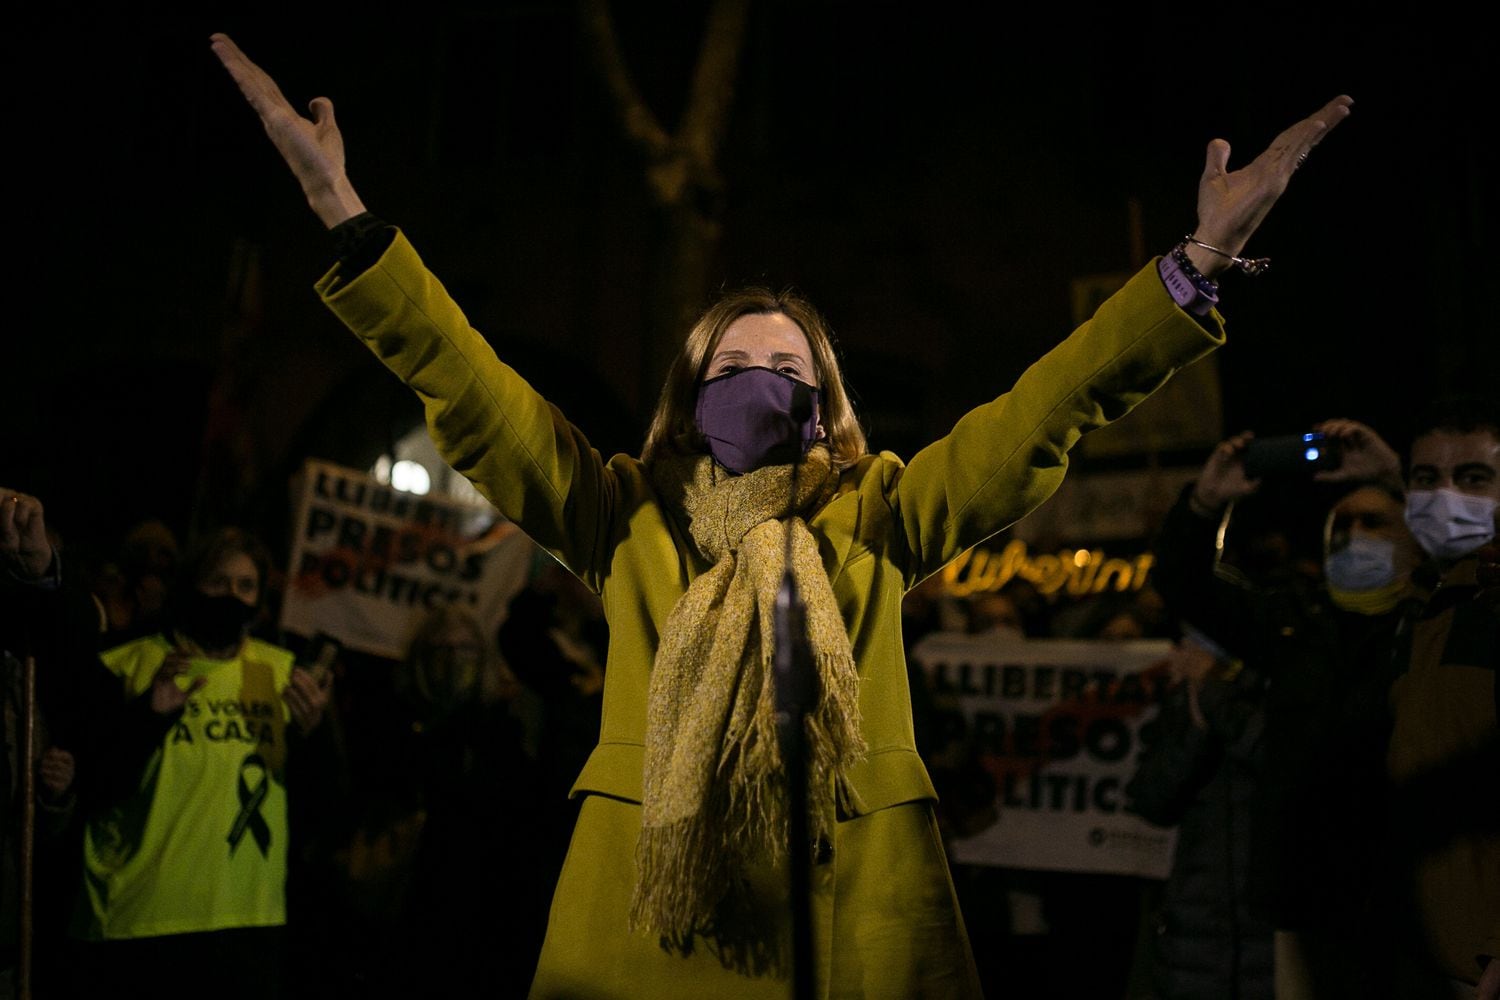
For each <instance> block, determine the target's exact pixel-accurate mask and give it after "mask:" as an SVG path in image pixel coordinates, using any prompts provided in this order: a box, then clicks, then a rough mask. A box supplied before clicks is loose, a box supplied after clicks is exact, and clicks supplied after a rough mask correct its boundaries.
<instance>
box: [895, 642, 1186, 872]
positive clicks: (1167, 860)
mask: <svg viewBox="0 0 1500 1000" xmlns="http://www.w3.org/2000/svg"><path fill="white" fill-rule="evenodd" d="M1170 648H1171V645H1170V644H1169V643H1167V642H1165V641H1157V640H1139V641H1126V642H1105V641H1085V640H1064V639H1020V638H1009V637H1000V636H995V637H991V636H983V635H978V636H969V635H958V634H954V633H943V632H940V633H936V634H934V635H930V636H928V637H927V638H925V639H923V640H922V641H921V642H919V643H917V645H916V647H915V648H914V649H913V651H912V655H913V658H914V659H916V660H917V661H918V662H919V663H920V665H921V667H922V670H923V672H924V675H925V676H926V678H927V681H928V685H929V687H930V688H931V690H932V696H933V702H934V705H935V709H936V712H937V719H936V720H935V723H936V725H935V729H936V732H937V735H936V739H937V741H938V744H939V746H938V747H937V748H936V753H935V756H937V757H939V758H940V757H942V756H943V755H944V753H945V747H946V752H949V753H951V752H952V750H953V749H954V748H955V747H960V748H962V749H964V750H967V751H969V752H972V753H975V754H977V756H978V759H979V762H980V764H981V765H982V766H983V767H984V769H985V770H986V771H987V772H988V773H989V775H990V776H991V777H992V778H993V779H994V787H995V811H996V818H995V820H994V822H993V823H991V824H990V825H989V826H988V827H987V828H985V829H983V830H981V831H979V832H978V833H976V834H974V835H972V836H966V837H963V838H960V839H956V840H954V841H953V844H952V848H953V857H954V859H955V860H956V861H959V862H963V863H965V864H978V865H996V866H1001V867H1006V868H1026V869H1037V870H1043V871H1068V872H1098V873H1103V874H1113V875H1142V876H1147V877H1151V878H1165V877H1166V876H1167V873H1168V870H1169V869H1170V867H1171V861H1172V847H1173V841H1174V836H1175V834H1174V832H1173V831H1169V830H1163V829H1161V828H1159V827H1154V826H1152V825H1151V824H1149V823H1147V822H1146V821H1145V820H1143V819H1141V818H1140V817H1139V816H1136V815H1134V814H1133V813H1128V812H1126V811H1125V806H1126V801H1125V785H1126V783H1127V782H1128V781H1129V780H1130V776H1131V775H1132V773H1134V770H1135V763H1136V759H1137V758H1138V757H1139V755H1140V753H1141V749H1142V743H1141V738H1142V733H1143V730H1145V731H1146V734H1147V735H1149V728H1148V725H1149V723H1150V722H1151V721H1152V720H1153V719H1154V717H1155V715H1156V709H1157V704H1158V701H1159V699H1160V697H1161V693H1162V688H1163V685H1164V682H1165V670H1164V668H1163V667H1162V666H1160V663H1161V661H1162V659H1163V658H1164V657H1165V656H1166V654H1167V653H1168V651H1169V650H1170Z"/></svg>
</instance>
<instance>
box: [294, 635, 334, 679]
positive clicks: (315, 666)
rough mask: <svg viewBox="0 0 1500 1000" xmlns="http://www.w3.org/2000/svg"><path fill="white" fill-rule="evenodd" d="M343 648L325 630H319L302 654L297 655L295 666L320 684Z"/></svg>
mask: <svg viewBox="0 0 1500 1000" xmlns="http://www.w3.org/2000/svg"><path fill="white" fill-rule="evenodd" d="M343 650H344V645H343V643H341V642H339V641H338V640H337V639H335V638H334V637H333V636H331V635H329V634H328V633H327V632H319V633H318V634H317V635H315V636H313V638H312V641H311V642H309V643H308V644H307V646H306V647H305V648H303V650H302V655H301V656H299V657H297V666H299V667H302V668H303V669H304V670H306V671H307V672H308V673H310V674H312V678H313V680H315V681H317V682H318V683H319V684H322V683H323V678H324V677H326V676H328V672H329V671H331V670H332V669H333V665H334V663H335V662H336V661H337V660H338V658H339V654H340V653H342V652H343Z"/></svg>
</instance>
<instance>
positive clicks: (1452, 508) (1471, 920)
mask: <svg viewBox="0 0 1500 1000" xmlns="http://www.w3.org/2000/svg"><path fill="white" fill-rule="evenodd" d="M1387 450H1388V449H1387ZM1396 468H1397V465H1396V463H1395V459H1394V456H1391V457H1390V458H1389V461H1388V464H1387V471H1388V473H1389V472H1394V471H1395V470H1396ZM1407 485H1408V487H1409V489H1408V493H1407V501H1406V511H1405V516H1406V523H1407V524H1408V525H1409V526H1410V528H1411V531H1412V533H1413V534H1414V535H1415V536H1416V538H1417V541H1418V542H1420V543H1421V546H1422V549H1423V551H1424V552H1425V553H1426V555H1427V562H1426V563H1425V564H1424V565H1423V566H1422V567H1420V568H1419V569H1418V571H1417V573H1416V574H1415V583H1416V587H1415V593H1414V595H1413V597H1412V600H1411V601H1410V603H1409V605H1408V613H1407V614H1406V615H1405V617H1404V619H1403V623H1402V628H1401V629H1400V631H1399V633H1398V635H1397V636H1396V637H1395V638H1394V640H1393V642H1392V644H1391V659H1392V662H1393V667H1394V671H1395V680H1394V683H1393V684H1392V685H1391V688H1390V695H1389V697H1390V708H1391V713H1392V720H1391V725H1392V729H1391V737H1390V747H1389V751H1388V753H1387V759H1386V763H1387V767H1388V771H1389V777H1390V780H1391V782H1392V783H1393V785H1394V791H1393V794H1394V799H1393V808H1392V822H1393V826H1394V829H1395V845H1394V846H1395V851H1396V857H1397V859H1398V861H1399V866H1398V871H1399V873H1400V877H1401V882H1400V884H1399V885H1398V886H1397V897H1396V898H1397V904H1396V905H1397V913H1398V914H1399V915H1401V916H1402V917H1404V918H1406V919H1405V920H1404V921H1403V924H1402V927H1401V932H1402V934H1401V939H1400V945H1401V948H1400V956H1401V962H1400V968H1399V976H1400V978H1399V986H1398V989H1399V990H1400V991H1401V995H1402V996H1411V997H1442V998H1447V997H1452V996H1458V997H1473V996H1479V997H1481V998H1483V1000H1496V998H1497V997H1500V796H1497V795H1496V794H1495V791H1494V787H1495V775H1497V774H1500V725H1497V715H1500V686H1497V681H1496V672H1497V670H1500V546H1497V545H1496V544H1495V540H1496V527H1497V523H1500V400H1497V399H1496V398H1495V397H1493V396H1489V397H1479V396H1471V397H1450V398H1446V399H1441V400H1438V401H1437V402H1435V403H1433V404H1432V405H1431V406H1430V407H1429V408H1428V410H1427V412H1426V414H1425V416H1424V417H1423V418H1422V420H1421V422H1420V423H1419V425H1418V427H1417V430H1416V434H1415V435H1414V437H1413V439H1412V446H1411V456H1410V463H1409V473H1408V478H1407Z"/></svg>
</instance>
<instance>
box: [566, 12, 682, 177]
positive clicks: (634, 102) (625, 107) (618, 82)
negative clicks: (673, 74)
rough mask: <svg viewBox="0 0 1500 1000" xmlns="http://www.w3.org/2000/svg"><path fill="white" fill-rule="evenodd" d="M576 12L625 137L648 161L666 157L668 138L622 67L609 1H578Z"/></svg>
mask: <svg viewBox="0 0 1500 1000" xmlns="http://www.w3.org/2000/svg"><path fill="white" fill-rule="evenodd" d="M580 13H581V15H582V18H581V19H582V23H583V32H584V37H586V38H587V39H588V40H589V42H590V43H591V44H590V45H589V49H590V51H591V52H592V54H593V56H594V63H595V65H596V66H597V68H598V70H599V75H600V76H601V77H603V79H604V85H605V86H606V87H607V88H608V89H609V96H610V97H611V98H612V99H613V101H614V105H615V112H616V114H618V115H619V117H620V125H621V127H623V128H624V130H625V135H626V137H627V138H628V139H630V141H631V142H633V143H634V144H635V145H636V147H637V148H638V149H640V151H641V153H642V155H644V156H645V157H646V158H647V160H648V161H654V160H658V159H661V158H663V157H665V156H667V155H668V154H669V150H670V147H671V139H670V137H669V136H668V135H667V132H666V130H665V129H663V128H662V127H661V123H660V122H658V121H657V120H656V116H655V115H654V114H652V113H651V109H650V108H649V107H647V106H646V102H645V101H644V100H642V99H641V95H640V92H639V91H637V90H636V88H635V81H633V80H632V79H631V78H630V70H629V69H627V68H626V66H625V57H624V55H623V54H622V53H621V52H620V43H619V41H618V39H616V37H615V26H614V22H613V21H611V20H610V16H609V3H608V2H607V0H582V2H581V3H580Z"/></svg>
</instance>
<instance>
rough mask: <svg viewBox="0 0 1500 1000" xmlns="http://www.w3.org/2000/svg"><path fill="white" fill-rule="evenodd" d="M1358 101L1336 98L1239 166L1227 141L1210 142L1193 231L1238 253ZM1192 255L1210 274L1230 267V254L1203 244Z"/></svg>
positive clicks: (1219, 245) (1196, 264) (1201, 178)
mask: <svg viewBox="0 0 1500 1000" xmlns="http://www.w3.org/2000/svg"><path fill="white" fill-rule="evenodd" d="M1353 105H1354V101H1353V99H1352V98H1349V97H1346V96H1343V95H1340V96H1338V97H1335V98H1334V99H1333V100H1331V101H1329V102H1328V103H1327V104H1325V105H1323V106H1322V107H1321V108H1319V109H1318V110H1317V111H1314V112H1313V113H1312V114H1311V115H1308V116H1307V117H1306V118H1304V119H1302V120H1301V121H1300V122H1297V123H1296V124H1295V125H1293V126H1291V127H1290V128H1288V129H1287V130H1286V131H1284V132H1282V133H1281V134H1280V135H1278V136H1277V137H1276V138H1275V140H1274V141H1273V142H1272V143H1271V145H1270V146H1268V147H1267V148H1266V150H1265V152H1263V153H1261V154H1260V155H1259V156H1257V157H1256V158H1255V159H1253V160H1251V161H1250V162H1249V163H1247V164H1245V165H1244V166H1243V167H1241V168H1240V169H1238V170H1230V169H1229V143H1228V142H1226V141H1224V140H1223V139H1215V140H1213V141H1212V142H1210V143H1209V144H1208V155H1207V157H1206V158H1205V162H1204V165H1203V176H1202V177H1200V178H1199V180H1198V227H1197V228H1196V229H1195V230H1194V231H1193V234H1194V235H1195V236H1196V237H1197V238H1198V239H1200V240H1202V241H1203V242H1204V243H1208V244H1210V245H1211V246H1215V247H1217V248H1219V249H1220V250H1222V251H1224V252H1225V253H1227V254H1229V255H1231V256H1234V257H1238V256H1239V255H1240V252H1241V251H1242V250H1244V248H1245V244H1246V243H1247V242H1248V241H1249V239H1250V237H1251V235H1252V234H1254V232H1255V230H1256V229H1258V228H1259V227H1260V224H1261V222H1263V221H1264V220H1265V218H1266V214H1267V213H1268V212H1270V211H1271V206H1273V205H1275V204H1276V201H1277V199H1279V198H1280V197H1281V195H1282V193H1283V192H1285V191H1286V188H1287V184H1288V183H1289V182H1290V181H1291V179H1292V174H1293V173H1294V172H1295V171H1296V169H1297V168H1298V167H1300V166H1301V165H1302V163H1303V161H1305V160H1306V159H1307V156H1308V154H1309V153H1311V152H1312V150H1313V147H1315V146H1316V145H1317V144H1318V143H1320V142H1322V141H1323V138H1324V137H1325V136H1327V135H1328V133H1329V132H1331V131H1333V129H1334V128H1335V127H1336V126H1337V125H1338V124H1339V122H1341V121H1343V120H1344V119H1345V118H1348V117H1349V109H1350V108H1351V107H1352V106H1353ZM1187 255H1188V259H1190V260H1191V261H1192V262H1193V265H1194V266H1195V267H1197V268H1198V270H1200V271H1202V272H1203V273H1204V274H1205V275H1208V276H1209V277H1213V276H1214V275H1215V274H1217V273H1219V272H1220V271H1223V270H1224V269H1225V268H1227V267H1228V266H1229V261H1228V260H1227V259H1226V258H1224V257H1221V256H1219V255H1218V254H1215V253H1213V252H1212V251H1209V250H1205V249H1203V248H1202V247H1196V246H1189V247H1188V248H1187Z"/></svg>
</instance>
